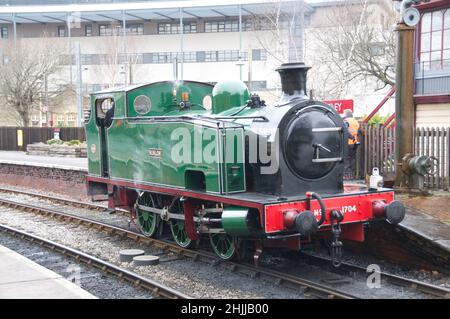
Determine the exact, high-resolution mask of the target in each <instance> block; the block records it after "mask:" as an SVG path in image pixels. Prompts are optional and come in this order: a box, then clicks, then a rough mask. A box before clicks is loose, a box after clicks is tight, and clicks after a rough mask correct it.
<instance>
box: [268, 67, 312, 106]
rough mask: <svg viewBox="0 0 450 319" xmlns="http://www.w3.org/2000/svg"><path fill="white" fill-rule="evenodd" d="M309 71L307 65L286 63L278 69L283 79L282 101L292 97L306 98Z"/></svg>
mask: <svg viewBox="0 0 450 319" xmlns="http://www.w3.org/2000/svg"><path fill="white" fill-rule="evenodd" d="M309 69H310V67H309V66H306V65H305V63H284V64H282V65H281V66H280V67H279V68H278V69H276V70H277V71H278V72H279V73H280V77H281V88H282V90H283V97H282V99H283V98H285V97H288V96H290V95H303V96H306V73H307V72H308V70H309Z"/></svg>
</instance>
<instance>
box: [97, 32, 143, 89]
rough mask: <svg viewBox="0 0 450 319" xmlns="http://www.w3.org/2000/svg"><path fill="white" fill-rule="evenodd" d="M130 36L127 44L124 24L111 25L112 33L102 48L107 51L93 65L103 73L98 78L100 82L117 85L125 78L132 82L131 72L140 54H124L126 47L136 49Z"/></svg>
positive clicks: (110, 85) (129, 50) (99, 72)
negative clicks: (123, 28) (124, 35)
mask: <svg viewBox="0 0 450 319" xmlns="http://www.w3.org/2000/svg"><path fill="white" fill-rule="evenodd" d="M128 38H129V37H127V40H126V41H127V42H126V46H125V45H124V42H123V41H124V40H125V39H124V37H123V30H122V25H121V24H118V23H116V24H112V25H111V35H110V36H109V37H108V41H107V42H105V44H104V45H103V46H102V48H101V49H102V51H103V52H105V53H104V54H103V55H102V56H101V61H97V63H96V65H94V66H93V69H94V71H95V72H96V73H97V74H99V75H101V79H98V81H99V83H105V84H107V85H108V86H109V87H115V86H117V85H118V84H123V83H124V82H125V80H127V81H126V82H131V81H130V78H132V77H131V73H130V72H132V69H133V67H134V66H135V65H136V63H137V62H138V60H139V55H138V54H130V53H128V54H127V55H125V54H124V51H125V47H126V50H127V52H133V50H134V45H133V41H132V40H130V39H128Z"/></svg>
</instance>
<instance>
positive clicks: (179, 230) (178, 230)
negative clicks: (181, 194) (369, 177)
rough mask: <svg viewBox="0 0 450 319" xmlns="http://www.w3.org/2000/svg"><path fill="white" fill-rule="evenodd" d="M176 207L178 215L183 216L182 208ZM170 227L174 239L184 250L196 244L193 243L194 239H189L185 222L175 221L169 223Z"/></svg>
mask: <svg viewBox="0 0 450 319" xmlns="http://www.w3.org/2000/svg"><path fill="white" fill-rule="evenodd" d="M176 207H177V209H176V213H178V214H183V209H182V206H181V205H180V204H178V205H177V206H176ZM169 225H170V231H171V232H172V237H173V239H174V240H175V242H176V243H177V244H178V245H179V246H181V247H183V248H188V247H191V246H192V245H193V244H194V241H192V239H190V238H189V236H188V234H187V232H186V227H185V224H184V220H180V219H173V220H171V221H170V222H169Z"/></svg>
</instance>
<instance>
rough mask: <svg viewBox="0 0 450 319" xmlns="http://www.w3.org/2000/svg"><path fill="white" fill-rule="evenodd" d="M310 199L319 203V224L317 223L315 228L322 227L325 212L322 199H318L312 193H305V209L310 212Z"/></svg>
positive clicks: (316, 195) (317, 195)
mask: <svg viewBox="0 0 450 319" xmlns="http://www.w3.org/2000/svg"><path fill="white" fill-rule="evenodd" d="M311 197H312V198H314V199H317V201H318V202H319V205H320V210H321V216H320V220H319V222H318V223H317V226H318V227H319V226H320V225H322V224H323V223H324V222H325V218H326V215H327V211H326V208H325V204H324V202H323V200H322V197H320V195H319V194H317V193H314V192H306V209H307V210H311Z"/></svg>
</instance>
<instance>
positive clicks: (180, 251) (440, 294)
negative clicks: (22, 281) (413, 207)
mask: <svg viewBox="0 0 450 319" xmlns="http://www.w3.org/2000/svg"><path fill="white" fill-rule="evenodd" d="M0 192H6V193H14V194H21V195H27V196H35V197H37V198H40V199H44V200H49V201H51V202H55V203H59V204H64V205H70V206H74V207H83V208H86V209H92V210H98V211H101V210H106V209H107V207H106V206H101V205H96V204H91V203H83V202H79V201H73V200H68V199H64V198H60V197H52V196H48V195H41V194H34V193H29V192H25V191H16V190H11V189H4V188H0ZM0 205H3V206H7V207H11V208H17V209H21V210H24V211H28V212H33V213H37V214H41V215H46V216H50V217H53V218H59V219H62V220H66V221H69V222H75V223H78V224H82V225H85V226H88V227H93V228H95V229H98V230H100V231H105V232H107V233H108V234H110V235H118V236H121V237H124V238H128V239H132V240H134V241H136V242H139V243H142V244H144V245H150V246H153V247H156V248H159V249H162V250H165V251H169V252H172V253H175V254H176V255H178V256H181V257H186V258H192V259H193V260H195V261H201V262H206V263H209V264H213V265H217V264H220V265H221V266H222V267H225V268H228V269H229V270H231V271H234V272H240V273H244V274H246V275H249V276H251V277H259V278H262V279H267V280H271V281H273V282H274V283H275V284H277V285H282V286H285V287H289V288H293V289H301V290H302V291H305V292H307V293H308V294H310V295H313V296H314V297H318V298H336V299H341V298H342V299H354V298H357V296H354V295H352V294H348V293H345V292H342V291H338V290H336V289H333V288H330V287H328V286H326V285H321V284H318V283H315V282H311V281H309V280H306V279H302V278H299V277H298V276H297V275H290V274H286V273H284V272H279V271H276V270H273V269H269V268H265V267H258V268H256V267H254V266H252V265H249V264H242V263H235V262H227V261H223V260H221V259H220V258H218V257H217V256H216V255H215V254H212V253H209V252H206V251H201V250H190V249H184V248H182V247H179V246H178V245H176V244H172V243H170V242H168V241H165V240H160V239H153V238H148V237H145V236H144V235H141V234H140V233H137V232H134V231H130V230H127V229H125V228H121V227H117V226H113V225H110V224H108V223H104V222H100V221H97V220H94V219H91V218H85V217H82V216H77V215H74V214H70V213H66V212H62V211H59V210H57V209H51V208H43V207H39V206H35V205H30V204H24V203H19V202H16V201H11V200H7V199H2V198H0ZM121 213H124V214H125V213H126V211H124V210H122V211H121ZM307 259H308V262H311V263H314V264H316V265H317V264H318V265H320V266H324V267H327V268H328V267H329V259H327V258H325V257H319V256H313V255H307ZM340 271H345V272H349V273H356V272H357V273H359V274H363V273H364V274H366V269H365V268H363V267H360V266H356V265H353V264H349V263H343V265H342V267H341V268H340ZM381 276H382V278H383V279H385V280H387V281H388V282H390V283H392V284H394V285H398V286H401V287H407V288H410V289H413V290H417V291H419V292H421V293H423V294H425V295H429V296H432V297H437V298H450V290H448V289H446V288H443V287H439V286H435V285H431V284H428V283H424V282H420V281H417V280H412V279H408V278H404V277H400V276H396V275H392V274H389V273H384V272H382V273H381Z"/></svg>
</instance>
